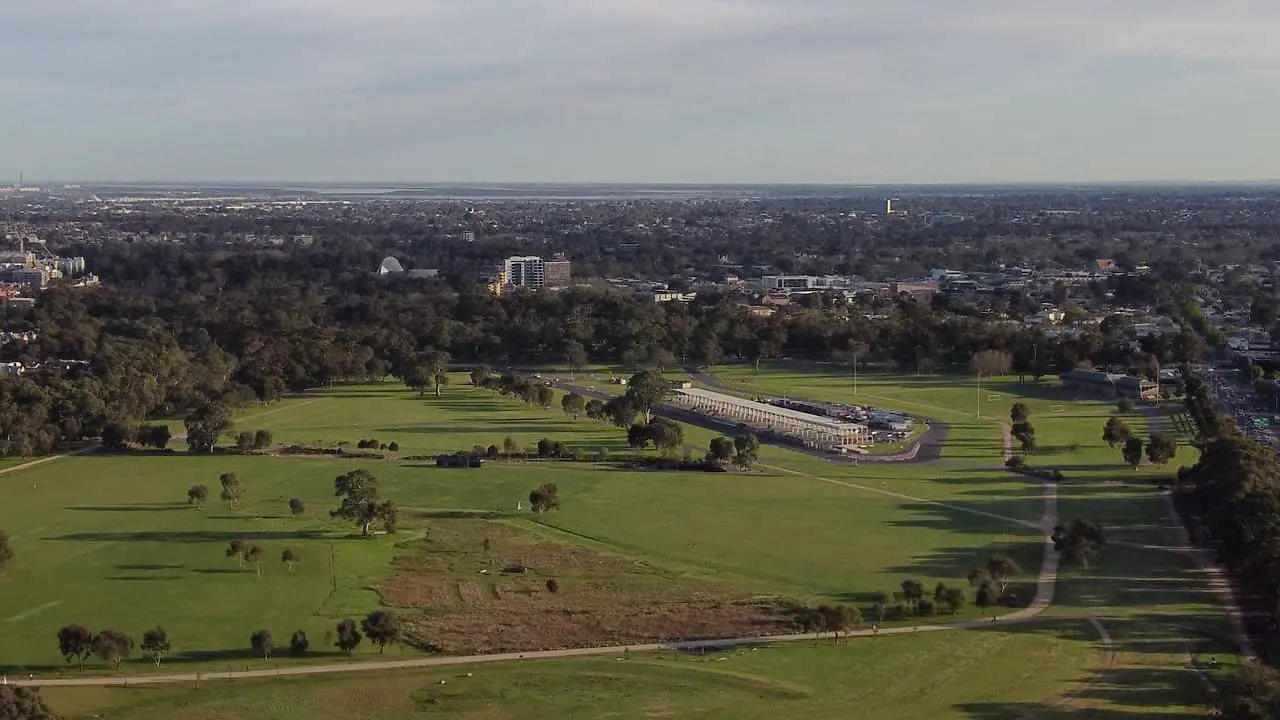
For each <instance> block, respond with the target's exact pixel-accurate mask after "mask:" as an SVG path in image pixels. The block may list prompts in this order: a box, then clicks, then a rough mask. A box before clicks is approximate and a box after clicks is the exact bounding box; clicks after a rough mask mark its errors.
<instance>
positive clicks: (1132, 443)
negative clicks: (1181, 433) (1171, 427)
mask: <svg viewBox="0 0 1280 720" xmlns="http://www.w3.org/2000/svg"><path fill="white" fill-rule="evenodd" d="M1102 441H1103V442H1105V443H1106V444H1107V445H1108V446H1110V447H1113V448H1114V447H1116V446H1117V445H1119V446H1120V454H1121V456H1122V457H1123V458H1124V461H1125V462H1126V463H1128V464H1129V466H1130V467H1134V468H1136V467H1138V466H1139V465H1141V464H1142V459H1143V457H1146V459H1147V460H1148V461H1149V462H1150V463H1151V464H1152V465H1156V466H1158V467H1164V466H1165V465H1168V464H1169V461H1170V460H1172V459H1173V458H1175V457H1177V455H1178V441H1177V439H1176V438H1174V437H1173V436H1172V435H1170V434H1168V433H1152V434H1151V435H1150V437H1148V438H1147V441H1146V443H1143V442H1142V438H1140V437H1137V436H1135V435H1134V434H1133V431H1132V430H1131V429H1130V428H1129V425H1128V423H1126V422H1125V421H1124V420H1123V419H1121V417H1120V416H1119V415H1112V416H1111V417H1109V418H1107V422H1106V424H1105V425H1103V426H1102Z"/></svg>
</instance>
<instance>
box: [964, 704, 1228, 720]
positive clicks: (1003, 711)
mask: <svg viewBox="0 0 1280 720" xmlns="http://www.w3.org/2000/svg"><path fill="white" fill-rule="evenodd" d="M955 708H956V709H957V710H958V711H960V712H961V713H963V715H962V717H965V718H969V719H970V720H1024V719H1025V718H1033V717H1041V716H1044V717H1054V718H1067V717H1077V718H1080V720H1086V719H1087V720H1149V719H1150V718H1152V717H1154V716H1153V715H1152V714H1151V712H1150V711H1147V710H1119V709H1112V708H1079V709H1075V708H1072V707H1070V706H1069V705H1068V706H1065V707H1063V706H1059V705H1055V704H1053V703H1001V702H990V703H961V704H959V705H956V706H955ZM1158 717H1159V718H1160V720H1193V719H1194V720H1202V719H1203V718H1204V717H1205V714H1204V713H1203V712H1180V713H1169V712H1163V711H1162V712H1160V714H1159V716H1158Z"/></svg>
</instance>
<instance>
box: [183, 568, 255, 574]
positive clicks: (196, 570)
mask: <svg viewBox="0 0 1280 720" xmlns="http://www.w3.org/2000/svg"><path fill="white" fill-rule="evenodd" d="M191 572H193V573H196V574H198V575H242V574H244V573H251V572H253V568H251V567H242V568H194V569H192V571H191Z"/></svg>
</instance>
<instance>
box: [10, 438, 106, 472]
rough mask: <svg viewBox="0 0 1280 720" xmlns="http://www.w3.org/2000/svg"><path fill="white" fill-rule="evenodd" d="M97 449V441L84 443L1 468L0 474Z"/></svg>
mask: <svg viewBox="0 0 1280 720" xmlns="http://www.w3.org/2000/svg"><path fill="white" fill-rule="evenodd" d="M97 449H98V445H97V443H93V444H90V445H85V446H84V447H81V448H76V449H75V450H68V451H66V452H63V453H59V454H57V455H50V456H48V457H42V458H37V459H35V460H30V461H28V462H24V463H22V464H21V465H14V466H13V467H7V468H4V469H3V470H0V475H8V474H9V473H15V472H18V471H19V470H27V469H30V468H33V467H37V466H39V465H44V464H45V463H51V462H53V461H55V460H61V459H62V458H65V457H71V456H72V455H83V454H85V453H87V452H92V451H94V450H97Z"/></svg>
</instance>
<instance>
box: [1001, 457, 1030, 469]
mask: <svg viewBox="0 0 1280 720" xmlns="http://www.w3.org/2000/svg"><path fill="white" fill-rule="evenodd" d="M1026 464H1027V461H1026V459H1025V458H1023V457H1022V456H1021V455H1010V456H1009V459H1008V460H1005V461H1004V466H1005V467H1008V468H1020V467H1023V466H1024V465H1026Z"/></svg>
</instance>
